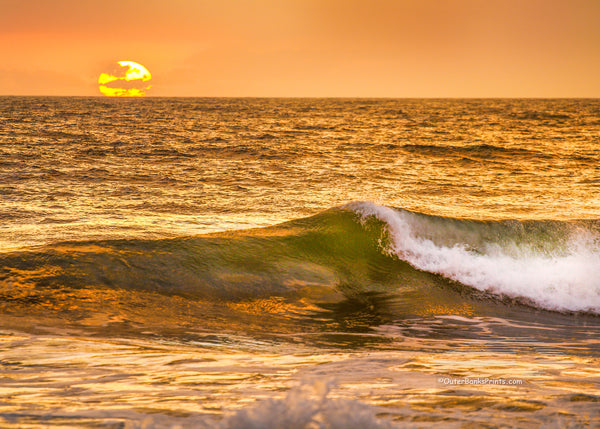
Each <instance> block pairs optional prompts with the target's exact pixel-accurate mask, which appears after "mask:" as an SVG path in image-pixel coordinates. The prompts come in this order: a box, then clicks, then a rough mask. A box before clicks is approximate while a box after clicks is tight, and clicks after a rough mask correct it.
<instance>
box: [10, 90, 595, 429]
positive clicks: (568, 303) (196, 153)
mask: <svg viewBox="0 0 600 429" xmlns="http://www.w3.org/2000/svg"><path fill="white" fill-rule="evenodd" d="M599 139H600V101H599V100H508V99H507V100H365V99H357V100H353V99H186V98H175V99H167V98H165V99H161V98H157V99H152V98H146V99H101V98H40V97H0V144H1V145H0V153H1V154H2V157H1V158H0V166H1V169H0V177H1V180H0V196H1V198H0V219H1V220H2V222H1V223H0V252H1V253H0V330H1V331H0V334H1V336H0V368H1V370H0V371H1V375H0V377H2V378H1V379H2V383H0V422H1V425H2V427H7V428H13V427H14V428H25V427H32V428H34V427H35V428H37V427H61V428H63V427H69V428H71V427H72V428H79V427H111V428H112V427H183V428H187V427H190V428H195V427H201V428H203V427H223V428H240V427H241V428H246V427H247V428H250V427H261V428H262V427H266V428H268V427H285V428H313V427H326V428H336V427H341V428H352V427H356V428H367V427H423V428H425V427H431V425H432V424H433V423H435V424H438V425H443V426H444V427H457V428H458V427H475V428H479V427H482V428H483V427H531V428H538V427H597V426H599V425H600V414H599V412H598V410H599V407H598V404H599V402H600V370H599V369H598V368H600V365H599V364H600V319H599V318H598V314H600V236H599V234H600V200H599V197H598V192H597V190H598V186H599V184H600V162H599V161H600V149H599V148H600V146H599V143H600V141H599ZM364 201H371V202H364ZM282 222H285V223H282ZM248 228H255V229H248ZM482 380H483V381H482ZM476 383H478V384H476ZM515 383H516V384H515Z"/></svg>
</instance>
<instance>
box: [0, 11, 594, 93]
mask: <svg viewBox="0 0 600 429" xmlns="http://www.w3.org/2000/svg"><path fill="white" fill-rule="evenodd" d="M0 10H2V15H1V16H0V46H2V52H3V61H2V65H0V95H85V96H87V95H100V93H99V91H98V76H99V75H100V73H102V72H103V71H105V70H106V67H108V66H109V65H110V64H113V63H114V62H115V61H119V60H131V61H136V62H139V63H140V64H143V65H144V66H145V67H147V68H148V70H150V72H151V73H152V76H153V79H152V88H151V90H150V91H149V92H148V95H152V96H264V97H600V79H599V77H598V70H600V56H599V55H598V52H600V26H598V25H597V23H598V22H599V21H600V2H598V1H594V0H575V1H548V0H520V1H517V0H503V1H497V0H490V1H485V2H481V1H477V0H452V1H444V2H442V1H433V0H422V1H418V2H417V1H410V0H374V1H368V2H367V1H356V0H346V1H341V0H324V1H323V0H321V1H319V0H286V1H281V0H279V1H278V0H256V1H241V0H240V1H234V0H224V1H220V2H212V1H207V0H199V1H194V2H190V1H184V0H172V1H169V2H164V1H157V0H154V1H144V2H141V1H133V0H125V1H114V0H107V1H104V2H103V3H102V5H101V6H99V5H98V3H96V2H88V1H74V0H54V1H42V0H20V1H16V0H0Z"/></svg>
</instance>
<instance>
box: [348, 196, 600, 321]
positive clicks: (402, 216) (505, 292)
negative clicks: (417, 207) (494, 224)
mask: <svg viewBox="0 0 600 429" xmlns="http://www.w3.org/2000/svg"><path fill="white" fill-rule="evenodd" d="M346 207H347V208H349V209H351V210H353V211H355V212H356V213H358V214H359V215H360V216H361V217H362V218H363V219H365V218H367V217H370V216H374V217H376V218H377V219H379V220H380V221H383V222H385V224H386V225H387V229H388V232H389V235H390V243H389V244H388V245H387V248H386V249H385V250H386V251H388V252H389V253H390V254H393V255H395V256H397V257H398V258H400V259H401V260H403V261H406V262H408V263H409V264H410V265H412V266H413V267H414V268H417V269H419V270H423V271H427V272H431V273H435V274H439V275H442V276H444V277H446V278H448V279H451V280H454V281H457V282H459V283H461V284H464V285H467V286H471V287H473V288H476V289H478V290H481V291H487V292H491V293H494V294H497V295H501V296H508V297H511V298H517V299H524V300H525V301H529V302H531V303H533V304H535V305H537V306H539V307H542V308H544V309H549V310H558V311H586V312H592V313H597V314H600V249H599V248H598V239H597V237H596V236H595V234H594V233H593V232H592V231H583V232H581V231H579V233H577V234H576V233H573V234H572V235H571V236H570V237H568V239H567V248H566V249H561V250H560V251H559V250H556V251H554V252H552V251H539V252H537V253H536V252H535V251H532V249H533V248H534V246H528V245H527V243H513V244H512V246H507V245H506V244H504V245H502V246H501V245H497V244H494V243H490V245H489V246H487V247H486V248H485V249H484V251H481V250H480V249H478V250H477V251H476V250H473V249H472V248H470V246H469V244H468V243H467V240H466V239H465V240H463V241H461V240H460V234H459V233H457V231H456V230H450V229H451V228H449V226H448V227H447V229H448V231H441V232H440V231H436V232H435V234H436V235H437V236H439V235H440V234H443V233H444V232H447V234H448V235H451V236H452V238H453V240H454V244H453V245H448V244H447V243H445V244H442V245H441V244H439V243H436V242H434V240H432V239H431V238H430V237H426V236H424V235H426V234H422V231H423V230H425V229H427V227H431V225H424V220H422V219H420V218H419V217H417V216H414V214H412V213H410V212H405V211H398V210H394V209H392V208H389V207H384V206H378V205H375V204H373V203H369V202H356V203H351V204H349V205H348V206H346ZM436 228H442V229H444V225H443V224H441V223H440V224H437V225H436Z"/></svg>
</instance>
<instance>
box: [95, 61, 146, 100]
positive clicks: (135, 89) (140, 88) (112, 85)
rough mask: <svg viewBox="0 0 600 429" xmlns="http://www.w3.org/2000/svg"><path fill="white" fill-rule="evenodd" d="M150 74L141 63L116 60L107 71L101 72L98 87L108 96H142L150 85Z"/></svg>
mask: <svg viewBox="0 0 600 429" xmlns="http://www.w3.org/2000/svg"><path fill="white" fill-rule="evenodd" d="M150 79H152V75H151V74H150V72H149V71H148V69H146V67H144V66H143V65H141V64H138V63H136V62H133V61H118V62H117V63H116V64H115V66H114V67H113V69H112V70H111V71H110V72H108V73H101V74H100V77H99V78H98V84H99V85H100V86H99V87H98V89H99V90H100V92H101V93H102V94H104V95H107V96H109V97H143V96H144V95H146V91H148V90H149V89H150V87H151V85H150V84H149V83H148V81H149V80H150Z"/></svg>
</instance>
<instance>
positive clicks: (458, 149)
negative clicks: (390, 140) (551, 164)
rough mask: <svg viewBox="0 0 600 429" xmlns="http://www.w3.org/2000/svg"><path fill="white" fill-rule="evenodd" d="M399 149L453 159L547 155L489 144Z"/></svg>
mask: <svg viewBox="0 0 600 429" xmlns="http://www.w3.org/2000/svg"><path fill="white" fill-rule="evenodd" d="M400 149H402V150H404V151H406V152H411V153H417V154H420V155H429V156H445V157H447V156H453V157H465V156H467V157H473V158H480V159H490V158H514V157H519V158H548V157H549V156H548V155H547V154H544V153H542V152H539V151H535V150H530V149H522V148H510V147H504V146H495V145H491V144H477V145H470V146H456V145H434V144H405V145H402V146H400Z"/></svg>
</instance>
